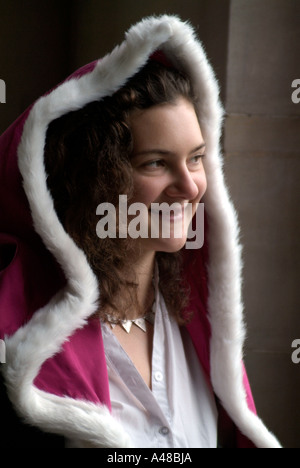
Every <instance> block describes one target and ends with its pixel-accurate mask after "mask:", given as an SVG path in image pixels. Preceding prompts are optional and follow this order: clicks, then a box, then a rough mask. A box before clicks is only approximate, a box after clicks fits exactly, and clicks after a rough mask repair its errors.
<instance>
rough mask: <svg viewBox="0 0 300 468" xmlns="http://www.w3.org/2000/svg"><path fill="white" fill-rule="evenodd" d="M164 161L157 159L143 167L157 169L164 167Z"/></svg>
mask: <svg viewBox="0 0 300 468" xmlns="http://www.w3.org/2000/svg"><path fill="white" fill-rule="evenodd" d="M164 165H165V164H164V161H163V160H162V159H155V160H153V161H147V162H145V163H144V164H143V167H145V168H146V169H148V168H149V169H157V168H159V167H164Z"/></svg>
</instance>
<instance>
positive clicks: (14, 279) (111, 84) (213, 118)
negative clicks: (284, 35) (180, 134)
mask: <svg viewBox="0 0 300 468" xmlns="http://www.w3.org/2000/svg"><path fill="white" fill-rule="evenodd" d="M157 50H160V51H162V52H163V53H164V55H165V56H166V57H167V59H168V60H169V61H170V62H171V63H172V64H173V66H175V67H178V68H179V69H183V70H185V72H186V73H187V74H188V75H189V76H190V78H191V80H192V82H193V85H194V87H195V89H196V90H197V92H198V95H199V103H200V104H199V116H200V126H201V130H202V133H203V136H204V140H205V142H206V147H207V149H206V154H207V156H206V158H205V162H204V164H205V171H206V176H207V183H208V189H207V192H206V194H205V198H204V200H203V202H204V204H205V213H206V219H207V224H208V232H209V238H208V239H207V240H206V241H205V242H206V246H207V249H208V256H206V254H204V252H203V249H201V250H199V252H196V251H193V255H192V256H193V257H195V256H197V260H196V261H194V270H191V269H190V268H189V256H190V257H191V255H188V253H187V260H186V264H187V271H188V276H189V278H190V282H191V286H192V288H193V291H194V295H193V297H192V301H194V302H193V306H194V307H195V310H196V311H197V313H196V314H195V319H194V323H193V324H192V325H191V326H189V330H190V334H191V336H192V339H193V341H194V344H195V347H196V349H197V352H198V354H199V356H200V355H201V356H202V358H201V360H202V364H203V366H204V368H205V370H206V372H207V374H208V375H209V376H210V379H211V382H212V386H213V389H214V392H215V394H216V396H217V398H218V400H219V401H220V402H221V405H222V406H223V407H224V409H225V411H226V413H227V414H228V415H229V417H230V419H231V420H232V421H233V422H234V424H235V425H236V426H237V427H238V430H239V431H240V433H242V434H243V435H244V436H245V437H246V438H247V439H249V440H250V441H251V442H252V443H253V444H254V445H255V446H257V447H278V446H279V443H278V442H277V440H276V438H275V437H274V436H273V435H272V434H271V433H270V432H269V431H268V430H267V428H266V427H265V426H264V424H263V423H262V421H261V420H260V419H259V418H258V417H257V416H256V415H255V412H254V406H253V402H252V400H251V393H250V390H249V388H248V383H247V378H246V374H245V372H244V368H243V365H242V357H243V343H244V335H245V329H244V324H243V304H242V299H241V268H242V265H241V247H240V243H239V228H238V222H237V217H236V213H235V210H234V208H233V205H232V203H231V201H230V197H229V195H228V190H227V188H226V186H225V183H224V177H223V170H222V158H221V155H220V146H219V141H220V135H221V126H222V120H223V109H222V106H221V104H220V101H219V90H218V84H217V81H216V79H215V76H214V73H213V71H212V68H211V66H210V64H209V63H208V61H207V58H206V55H205V52H204V49H203V47H202V45H201V43H200V42H199V41H198V39H197V38H196V36H195V32H194V30H193V28H192V27H191V26H190V25H189V24H188V23H185V22H182V21H181V20H180V19H179V18H177V17H175V16H167V15H165V16H161V17H149V18H146V19H144V20H143V21H141V22H139V23H138V24H136V25H134V26H133V27H131V28H130V29H129V31H128V32H127V33H126V37H125V40H124V41H123V42H122V43H121V45H120V46H118V47H116V48H115V49H114V50H113V51H112V52H111V53H110V54H108V55H107V56H105V57H104V58H102V59H101V60H99V61H95V62H93V63H91V64H89V65H87V66H86V67H83V68H82V69H80V70H78V71H77V72H76V73H74V74H73V75H72V76H71V77H69V78H68V79H67V80H66V81H65V82H63V83H62V84H61V85H59V86H58V87H56V88H55V89H54V90H52V91H51V92H50V93H49V94H47V95H45V96H43V97H41V98H40V99H39V100H38V101H37V102H35V103H34V104H33V106H31V107H30V108H29V109H28V110H27V111H26V112H25V113H24V114H23V115H22V116H21V117H20V118H19V119H18V120H17V121H16V122H15V123H14V124H13V125H12V126H11V127H10V128H9V129H8V130H7V131H6V132H5V133H4V134H3V135H2V136H1V138H0V179H1V180H0V204H1V217H0V339H2V340H4V341H5V344H6V364H4V365H2V368H3V375H4V379H5V382H6V385H7V391H8V395H9V398H10V400H11V401H12V403H13V405H14V408H15V409H16V411H17V412H18V414H19V415H20V416H21V417H22V418H23V419H24V420H25V421H26V422H28V423H30V424H33V425H35V426H37V427H39V428H40V429H42V430H44V431H46V432H53V433H57V434H61V435H63V436H65V437H69V438H73V439H79V440H81V441H84V444H85V445H86V446H96V447H130V446H131V441H130V440H129V437H128V436H127V434H126V433H125V432H124V430H123V428H122V427H121V426H120V424H119V423H118V422H117V421H116V420H115V419H114V418H113V417H112V416H111V414H110V400H109V388H108V379H107V370H106V364H105V359H104V358H103V357H104V349H103V343H102V338H101V329H100V324H99V323H98V321H95V320H90V317H91V315H92V314H93V313H94V312H95V310H96V309H97V301H98V299H99V290H98V283H97V280H96V278H95V276H94V274H93V272H92V270H91V268H90V266H89V264H88V262H87V260H86V257H85V255H84V253H83V252H82V251H81V250H80V249H79V248H78V247H77V245H76V244H75V242H74V241H73V240H72V239H71V238H70V236H69V235H68V234H67V233H66V232H65V230H64V228H63V227H62V225H61V223H60V221H59V219H58V216H57V214H56V211H55V209H54V205H53V200H52V198H51V195H50V193H49V191H48V189H47V184H46V173H45V168H44V158H43V152H44V144H45V136H46V131H47V128H48V125H49V123H50V122H51V121H52V120H54V119H56V118H58V117H60V116H62V115H63V114H66V113H67V112H69V111H72V110H76V109H79V108H81V107H83V106H84V105H85V104H87V103H89V102H92V101H95V100H99V99H101V98H103V97H104V96H107V95H111V94H113V93H114V92H115V91H116V90H118V89H119V88H120V87H121V86H122V85H124V84H125V83H126V81H127V80H128V79H129V78H130V77H132V76H133V75H134V74H135V73H136V72H137V71H138V70H139V69H140V68H141V67H143V65H145V63H146V62H147V60H148V58H149V56H150V55H152V54H153V53H154V52H155V51H157ZM207 258H208V259H209V260H207ZM204 271H205V274H206V281H207V290H208V297H207V301H203V298H202V300H201V298H200V292H199V290H198V289H199V288H200V287H201V286H199V277H200V276H201V275H202V274H203V272H204ZM197 288H198V289H197ZM196 331H197V333H196ZM201 334H202V335H203V336H202V335H201ZM208 336H210V340H208V339H207V337H208ZM87 343H88V344H89V346H87ZM203 343H206V344H203ZM91 356H92V358H91ZM203 356H204V357H203ZM95 376H101V378H99V377H97V378H96V377H95Z"/></svg>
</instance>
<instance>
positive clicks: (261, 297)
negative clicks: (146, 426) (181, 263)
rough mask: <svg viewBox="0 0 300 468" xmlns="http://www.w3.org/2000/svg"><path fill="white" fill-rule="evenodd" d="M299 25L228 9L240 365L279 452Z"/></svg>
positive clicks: (295, 201)
mask: <svg viewBox="0 0 300 468" xmlns="http://www.w3.org/2000/svg"><path fill="white" fill-rule="evenodd" d="M299 17H300V2H299V1H297V0H263V1H262V0H251V1H249V0H231V9H230V23H229V40H228V61H227V74H226V83H227V87H226V102H225V107H226V111H227V113H228V114H227V118H226V126H225V139H224V146H225V169H226V177H227V181H228V184H229V186H230V190H231V193H232V197H233V200H234V203H235V205H236V208H237V210H238V213H239V217H240V221H241V230H242V243H243V244H244V264H245V268H244V277H245V281H244V298H245V316H246V322H247V324H248V339H247V348H246V364H247V368H248V373H249V374H250V381H251V383H252V388H253V393H254V397H255V400H256V404H257V408H258V412H259V414H260V415H261V417H262V418H263V419H264V420H265V422H266V423H267V424H268V426H269V427H270V429H272V430H273V431H274V432H275V434H276V435H277V436H278V437H279V438H280V439H281V441H282V443H283V444H284V445H285V446H289V447H300V432H299V427H300V399H299V390H300V364H298V365H297V364H295V363H293V362H292V359H291V355H292V352H293V351H294V349H293V348H291V345H292V342H293V340H295V339H299V338H300V294H299V290H298V288H299V286H298V284H299V277H300V241H299V238H300V216H299V205H300V184H299V180H300V104H298V105H296V104H295V103H293V101H292V93H293V91H295V89H293V88H292V82H293V81H294V80H295V79H299V78H300V67H299V57H300V27H299ZM299 356H300V353H299Z"/></svg>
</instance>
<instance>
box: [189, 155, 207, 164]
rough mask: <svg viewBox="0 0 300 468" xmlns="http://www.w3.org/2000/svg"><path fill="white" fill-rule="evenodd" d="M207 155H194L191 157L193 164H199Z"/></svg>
mask: <svg viewBox="0 0 300 468" xmlns="http://www.w3.org/2000/svg"><path fill="white" fill-rule="evenodd" d="M204 157H205V154H196V155H195V156H193V157H192V158H191V159H190V162H191V163H192V164H193V165H199V164H200V162H201V161H202V159H203V158H204Z"/></svg>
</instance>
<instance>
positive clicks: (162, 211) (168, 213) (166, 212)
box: [149, 203, 189, 222]
mask: <svg viewBox="0 0 300 468" xmlns="http://www.w3.org/2000/svg"><path fill="white" fill-rule="evenodd" d="M151 205H156V203H153V204H151ZM188 205H189V203H184V204H183V205H182V204H181V203H173V205H169V204H167V203H162V204H161V205H160V207H159V208H157V207H156V206H155V207H153V206H151V208H150V209H149V213H150V214H151V215H154V217H159V219H161V220H162V221H170V222H178V221H182V220H186V218H187V217H188V214H189V210H188Z"/></svg>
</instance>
